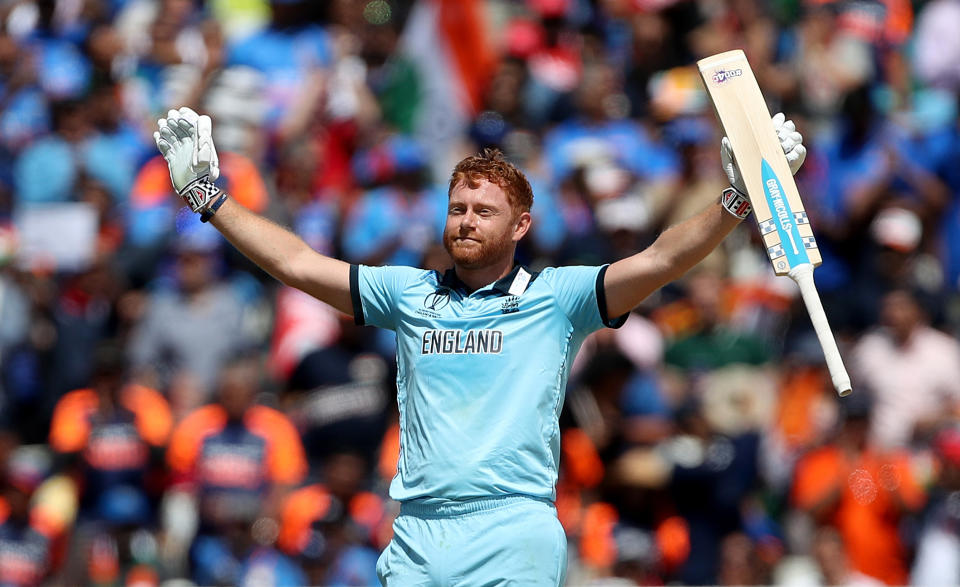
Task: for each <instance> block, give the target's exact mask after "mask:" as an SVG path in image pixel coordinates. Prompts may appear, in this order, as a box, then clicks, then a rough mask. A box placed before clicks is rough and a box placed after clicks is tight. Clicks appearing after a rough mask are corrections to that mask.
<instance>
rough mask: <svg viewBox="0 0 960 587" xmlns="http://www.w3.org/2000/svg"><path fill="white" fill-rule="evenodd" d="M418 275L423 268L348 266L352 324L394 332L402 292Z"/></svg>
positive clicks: (421, 272)
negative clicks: (353, 322)
mask: <svg viewBox="0 0 960 587" xmlns="http://www.w3.org/2000/svg"><path fill="white" fill-rule="evenodd" d="M421 274H423V270H422V269H414V268H413V267H396V266H387V267H369V266H366V265H351V266H350V297H351V299H352V301H353V319H354V321H355V322H356V323H357V324H358V325H360V326H365V325H369V326H378V327H380V328H388V329H390V330H395V329H396V327H397V318H398V313H397V307H398V306H399V304H400V299H401V296H402V294H403V290H404V289H406V287H407V285H408V284H409V283H411V282H412V281H413V280H414V279H416V278H417V277H418V276H420V275H421Z"/></svg>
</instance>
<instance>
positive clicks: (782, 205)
mask: <svg viewBox="0 0 960 587" xmlns="http://www.w3.org/2000/svg"><path fill="white" fill-rule="evenodd" d="M760 175H761V178H762V179H763V188H764V191H763V195H764V196H765V197H766V199H767V206H768V207H769V208H770V213H771V214H773V220H774V223H775V226H776V229H777V233H778V234H779V236H780V244H781V245H783V248H784V252H785V254H786V257H787V263H789V264H790V266H791V267H796V266H797V265H800V264H801V263H809V262H810V259H809V257H807V251H806V249H805V247H804V245H803V240H802V238H801V237H800V232H799V231H798V230H797V225H796V224H795V223H794V220H793V211H792V210H791V209H790V202H789V201H788V200H787V198H786V194H785V193H784V191H783V186H782V185H780V180H779V179H777V174H776V173H774V172H773V168H772V167H770V164H769V163H767V160H766V159H761V160H760ZM773 258H774V257H771V259H773Z"/></svg>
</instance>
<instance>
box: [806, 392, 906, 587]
mask: <svg viewBox="0 0 960 587" xmlns="http://www.w3.org/2000/svg"><path fill="white" fill-rule="evenodd" d="M841 406H842V411H843V412H844V415H845V421H844V422H843V426H842V427H841V428H840V430H839V433H838V435H837V438H836V440H835V441H834V442H833V443H831V444H827V445H826V446H823V447H821V448H819V449H816V450H814V451H812V452H810V453H808V454H807V455H806V456H804V457H803V458H802V459H801V460H800V461H799V462H798V463H797V468H796V472H795V475H794V484H793V490H792V491H793V502H794V503H795V504H796V505H797V506H798V507H799V508H801V509H803V510H806V511H807V512H809V513H810V514H811V515H812V516H813V517H814V519H815V520H816V521H817V522H818V523H819V524H823V525H831V526H834V527H836V528H837V530H838V531H839V533H840V536H841V537H842V538H843V542H844V543H845V545H846V549H847V554H848V556H849V558H850V565H851V566H852V567H853V569H854V570H856V571H859V572H860V573H863V574H865V575H869V576H870V577H874V578H876V579H879V580H881V581H883V582H884V583H887V584H888V585H905V584H907V582H908V580H909V576H908V575H907V553H906V551H905V547H904V544H903V542H902V541H901V540H900V535H899V528H898V526H899V523H900V520H901V518H902V516H903V515H904V514H906V513H909V512H912V511H916V510H918V509H919V508H920V507H921V506H922V505H923V503H924V501H925V495H924V493H923V490H922V489H921V488H920V486H919V485H918V483H917V481H916V479H914V476H913V473H912V470H911V467H910V462H909V455H907V454H906V453H902V452H891V453H881V452H879V451H878V450H876V449H874V448H871V447H869V446H868V444H867V437H868V422H869V415H870V399H869V395H868V394H866V393H861V394H854V395H851V396H849V397H847V398H845V399H844V400H842V404H841Z"/></svg>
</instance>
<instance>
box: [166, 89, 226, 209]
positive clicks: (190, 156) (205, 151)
mask: <svg viewBox="0 0 960 587" xmlns="http://www.w3.org/2000/svg"><path fill="white" fill-rule="evenodd" d="M157 126H158V127H159V130H158V131H156V132H154V133H153V140H154V141H155V142H156V143H157V148H158V149H159V150H160V153H161V154H162V155H163V158H164V159H165V160H166V161H167V167H168V168H169V170H170V182H171V183H172V184H173V188H174V189H175V190H176V191H177V193H178V194H179V195H180V197H182V198H183V199H184V200H185V201H186V202H187V204H189V205H190V209H192V210H193V211H194V212H200V211H202V210H203V209H204V208H206V207H207V206H208V205H209V204H210V201H211V200H213V198H214V197H216V195H217V193H219V191H220V190H219V189H218V188H216V187H215V186H214V185H213V182H214V181H215V180H216V179H217V178H218V177H220V160H219V158H218V157H217V150H216V148H215V147H214V145H213V137H212V126H213V124H212V122H211V120H210V117H209V116H206V115H204V116H199V115H198V114H197V113H196V112H194V111H193V110H191V109H189V108H187V107H183V108H180V110H171V111H169V112H168V113H167V117H166V118H161V119H160V120H158V121H157Z"/></svg>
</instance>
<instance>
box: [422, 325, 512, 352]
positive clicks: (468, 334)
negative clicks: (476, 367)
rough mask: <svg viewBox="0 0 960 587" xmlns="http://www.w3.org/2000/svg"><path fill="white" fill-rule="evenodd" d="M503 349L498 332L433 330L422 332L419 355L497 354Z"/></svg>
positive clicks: (500, 333)
mask: <svg viewBox="0 0 960 587" xmlns="http://www.w3.org/2000/svg"><path fill="white" fill-rule="evenodd" d="M502 348H503V332H501V331H499V330H434V329H428V330H425V331H424V332H423V338H422V339H421V341H420V354H423V355H434V354H440V355H465V354H497V353H499V352H500V351H501V349H502Z"/></svg>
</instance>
